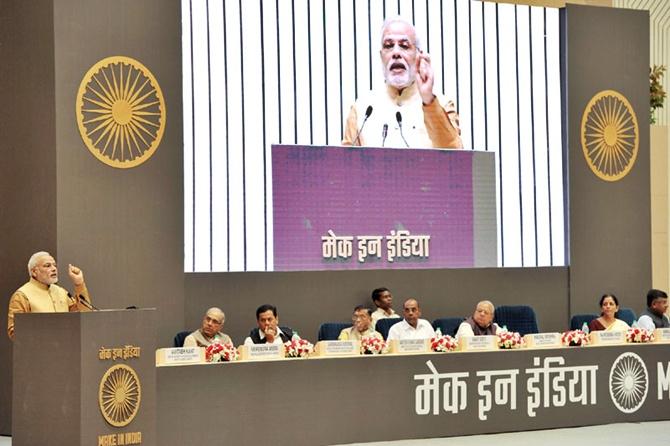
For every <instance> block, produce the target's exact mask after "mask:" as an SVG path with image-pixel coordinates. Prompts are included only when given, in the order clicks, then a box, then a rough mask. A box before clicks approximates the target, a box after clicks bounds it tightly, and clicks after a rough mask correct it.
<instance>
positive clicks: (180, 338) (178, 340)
mask: <svg viewBox="0 0 670 446" xmlns="http://www.w3.org/2000/svg"><path fill="white" fill-rule="evenodd" d="M190 334H191V332H190V331H180V332H179V333H177V334H176V335H175V337H174V341H173V342H174V346H175V347H183V346H184V339H186V336H188V335H190Z"/></svg>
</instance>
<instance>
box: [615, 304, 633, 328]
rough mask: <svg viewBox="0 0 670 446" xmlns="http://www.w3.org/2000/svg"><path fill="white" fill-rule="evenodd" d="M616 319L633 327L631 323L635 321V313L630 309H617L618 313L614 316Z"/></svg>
mask: <svg viewBox="0 0 670 446" xmlns="http://www.w3.org/2000/svg"><path fill="white" fill-rule="evenodd" d="M616 317H617V319H621V320H622V321H624V322H625V323H627V324H628V325H631V326H632V325H633V322H635V321H636V320H637V316H636V315H635V312H634V311H633V310H632V309H631V308H621V307H620V308H619V311H618V312H617V314H616Z"/></svg>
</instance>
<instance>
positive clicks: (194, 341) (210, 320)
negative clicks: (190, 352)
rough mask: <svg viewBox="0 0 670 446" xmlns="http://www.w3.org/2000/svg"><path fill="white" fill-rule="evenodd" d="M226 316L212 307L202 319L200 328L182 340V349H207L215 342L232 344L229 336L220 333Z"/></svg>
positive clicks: (218, 309)
mask: <svg viewBox="0 0 670 446" xmlns="http://www.w3.org/2000/svg"><path fill="white" fill-rule="evenodd" d="M225 320H226V315H225V314H224V313H223V311H221V309H220V308H217V307H212V308H210V309H209V310H207V312H206V313H205V317H203V318H202V327H200V329H198V330H196V331H194V332H193V333H191V334H190V335H188V336H186V339H184V347H208V346H210V345H212V344H213V343H215V342H218V343H219V344H232V342H233V341H232V340H231V339H230V336H228V335H227V334H225V333H222V332H221V328H223V322H224V321H225Z"/></svg>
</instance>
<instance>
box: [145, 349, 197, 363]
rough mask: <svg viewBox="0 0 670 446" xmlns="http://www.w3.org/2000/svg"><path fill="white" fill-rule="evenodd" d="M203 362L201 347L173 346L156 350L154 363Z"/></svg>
mask: <svg viewBox="0 0 670 446" xmlns="http://www.w3.org/2000/svg"><path fill="white" fill-rule="evenodd" d="M201 362H205V349H204V348H203V347H175V348H160V349H158V350H156V365H180V364H200V363H201Z"/></svg>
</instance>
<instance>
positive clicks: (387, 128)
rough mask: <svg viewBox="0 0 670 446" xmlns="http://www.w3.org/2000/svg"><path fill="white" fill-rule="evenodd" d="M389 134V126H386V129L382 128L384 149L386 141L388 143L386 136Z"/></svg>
mask: <svg viewBox="0 0 670 446" xmlns="http://www.w3.org/2000/svg"><path fill="white" fill-rule="evenodd" d="M388 134H389V125H388V124H384V127H382V147H384V141H386V136H388Z"/></svg>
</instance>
